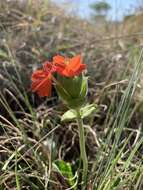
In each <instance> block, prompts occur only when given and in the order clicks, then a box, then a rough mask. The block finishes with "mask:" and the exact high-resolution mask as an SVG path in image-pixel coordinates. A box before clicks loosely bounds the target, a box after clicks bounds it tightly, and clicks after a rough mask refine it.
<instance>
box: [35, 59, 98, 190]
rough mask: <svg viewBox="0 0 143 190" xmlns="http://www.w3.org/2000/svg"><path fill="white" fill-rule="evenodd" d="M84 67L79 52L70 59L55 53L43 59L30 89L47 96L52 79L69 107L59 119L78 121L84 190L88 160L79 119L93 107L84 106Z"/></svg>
mask: <svg viewBox="0 0 143 190" xmlns="http://www.w3.org/2000/svg"><path fill="white" fill-rule="evenodd" d="M85 69H86V65H85V64H83V63H82V61H81V56H80V55H77V56H75V57H73V58H67V57H62V56H60V55H57V56H55V57H53V61H52V62H49V61H47V62H45V63H44V64H43V69H41V70H37V71H35V72H34V73H33V74H32V91H33V92H37V93H38V95H39V96H41V97H43V96H50V95H51V88H52V82H53V84H54V86H55V88H56V91H57V93H58V95H59V97H60V98H61V99H62V101H63V102H64V103H65V104H66V105H67V107H68V108H69V109H70V110H68V111H67V112H66V113H65V114H64V115H63V116H62V120H74V119H76V120H77V124H78V130H79V141H80V142H79V144H80V154H81V159H82V162H83V172H82V186H83V189H84V188H85V184H86V181H87V173H88V160H87V154H86V148H85V134H84V126H83V121H82V119H83V117H85V116H88V115H89V114H91V113H92V112H93V111H94V109H95V107H94V105H93V104H91V105H86V106H84V107H83V105H84V104H85V100H86V95H87V91H88V85H87V77H85V76H84V74H83V71H84V70H85Z"/></svg>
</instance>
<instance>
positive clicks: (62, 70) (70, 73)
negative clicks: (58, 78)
mask: <svg viewBox="0 0 143 190" xmlns="http://www.w3.org/2000/svg"><path fill="white" fill-rule="evenodd" d="M53 64H54V65H55V67H56V71H57V73H59V74H60V75H62V76H65V77H74V76H78V75H79V74H80V73H81V72H82V71H83V70H85V69H86V65H85V64H83V63H82V61H81V56H80V55H77V56H75V57H73V58H66V57H63V56H60V55H57V56H54V57H53Z"/></svg>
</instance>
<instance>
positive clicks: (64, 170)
mask: <svg viewBox="0 0 143 190" xmlns="http://www.w3.org/2000/svg"><path fill="white" fill-rule="evenodd" d="M55 165H56V167H57V169H58V171H59V172H60V173H61V174H62V175H63V176H64V177H65V178H66V179H67V181H68V183H69V185H70V187H74V188H72V189H75V188H76V186H75V184H76V182H75V176H74V175H73V172H72V167H71V164H70V163H68V162H65V161H63V160H56V161H55Z"/></svg>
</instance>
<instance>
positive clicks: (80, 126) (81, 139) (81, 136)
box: [76, 109, 88, 189]
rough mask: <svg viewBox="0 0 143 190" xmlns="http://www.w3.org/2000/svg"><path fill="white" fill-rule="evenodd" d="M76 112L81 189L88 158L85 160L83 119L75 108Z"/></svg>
mask: <svg viewBox="0 0 143 190" xmlns="http://www.w3.org/2000/svg"><path fill="white" fill-rule="evenodd" d="M76 114H77V123H78V130H79V144H80V154H81V159H82V162H83V171H82V182H83V188H82V189H85V185H86V181H87V172H88V160H87V155H86V148H85V136H84V127H83V120H82V118H81V115H80V110H79V109H77V110H76Z"/></svg>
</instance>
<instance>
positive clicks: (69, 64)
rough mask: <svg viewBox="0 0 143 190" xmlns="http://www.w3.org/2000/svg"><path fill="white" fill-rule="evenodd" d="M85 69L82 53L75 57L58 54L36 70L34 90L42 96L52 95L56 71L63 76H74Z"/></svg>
mask: <svg viewBox="0 0 143 190" xmlns="http://www.w3.org/2000/svg"><path fill="white" fill-rule="evenodd" d="M85 69H86V65H85V64H83V63H82V61H81V56H80V55H77V56H75V57H73V58H68V57H63V56H60V55H56V56H54V57H53V60H52V62H49V61H47V62H45V63H44V64H43V68H42V69H39V70H36V71H35V72H34V73H33V74H32V77H31V80H32V86H31V88H32V91H33V92H37V93H38V95H39V96H40V97H44V96H50V95H51V89H52V81H54V80H55V78H54V76H53V74H54V73H57V74H59V75H60V76H62V77H66V78H73V77H75V76H78V75H80V74H81V73H82V71H83V70H85Z"/></svg>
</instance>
